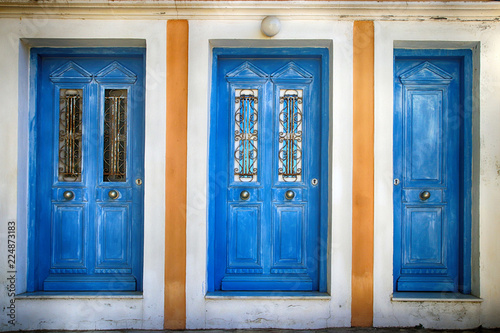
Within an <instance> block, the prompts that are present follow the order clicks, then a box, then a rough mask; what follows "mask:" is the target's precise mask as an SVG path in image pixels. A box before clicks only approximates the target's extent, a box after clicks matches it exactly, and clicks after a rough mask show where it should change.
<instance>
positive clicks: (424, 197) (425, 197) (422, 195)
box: [419, 191, 431, 201]
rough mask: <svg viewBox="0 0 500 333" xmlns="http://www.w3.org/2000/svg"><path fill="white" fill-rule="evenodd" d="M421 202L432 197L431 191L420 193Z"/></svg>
mask: <svg viewBox="0 0 500 333" xmlns="http://www.w3.org/2000/svg"><path fill="white" fill-rule="evenodd" d="M419 197H420V200H422V201H425V200H427V199H429V198H430V197H431V193H430V192H429V191H422V192H420V195H419Z"/></svg>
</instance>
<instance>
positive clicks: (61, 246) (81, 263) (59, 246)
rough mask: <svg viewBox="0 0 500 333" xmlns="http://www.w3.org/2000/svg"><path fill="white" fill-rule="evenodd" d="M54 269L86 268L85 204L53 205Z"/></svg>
mask: <svg viewBox="0 0 500 333" xmlns="http://www.w3.org/2000/svg"><path fill="white" fill-rule="evenodd" d="M52 209H53V212H54V213H53V222H52V233H53V234H52V239H53V242H52V246H53V248H52V254H53V256H52V265H51V267H52V268H53V269H57V268H65V269H75V268H79V269H82V268H85V220H84V217H85V215H87V214H85V206H84V205H62V204H55V205H54V206H53V208H52Z"/></svg>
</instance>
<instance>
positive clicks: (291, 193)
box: [285, 190, 295, 200]
mask: <svg viewBox="0 0 500 333" xmlns="http://www.w3.org/2000/svg"><path fill="white" fill-rule="evenodd" d="M293 198H295V192H294V191H292V190H288V191H286V192H285V199H287V200H292V199H293Z"/></svg>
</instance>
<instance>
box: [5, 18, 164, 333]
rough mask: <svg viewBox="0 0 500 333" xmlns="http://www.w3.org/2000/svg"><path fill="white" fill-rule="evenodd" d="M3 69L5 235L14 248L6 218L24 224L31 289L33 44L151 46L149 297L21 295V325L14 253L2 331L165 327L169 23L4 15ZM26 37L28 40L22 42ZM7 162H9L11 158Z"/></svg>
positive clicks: (20, 246)
mask: <svg viewBox="0 0 500 333" xmlns="http://www.w3.org/2000/svg"><path fill="white" fill-rule="evenodd" d="M0 31H1V32H2V33H1V34H0V50H1V51H0V54H1V59H2V62H1V63H0V73H1V77H2V80H5V81H4V84H5V85H2V87H3V88H2V89H1V90H0V98H1V99H2V100H4V101H5V102H4V103H2V107H1V108H0V118H1V119H2V121H1V122H0V133H1V134H0V135H1V139H0V142H1V143H0V153H1V154H2V161H3V162H4V163H0V174H1V184H2V185H1V188H0V198H1V206H0V216H1V217H2V218H1V221H0V235H1V236H0V237H1V240H2V241H1V243H2V247H3V245H5V248H6V247H7V242H6V239H7V227H8V226H7V222H8V221H15V222H16V228H17V249H16V250H17V253H16V258H17V262H16V270H17V273H16V289H17V290H16V291H17V293H22V292H24V291H26V267H27V256H26V238H27V235H26V234H27V224H26V223H27V222H26V221H27V209H26V208H27V185H28V184H27V170H28V168H27V163H28V150H27V145H28V143H27V141H28V127H29V124H30V120H29V119H28V103H29V85H28V76H29V47H31V46H47V47H60V46H72V47H92V46H101V47H103V46H122V47H123V46H146V47H147V52H146V53H147V55H146V57H147V69H146V72H147V73H146V86H147V89H146V110H147V111H146V133H147V134H146V169H145V170H146V171H145V179H151V180H154V181H151V182H150V183H146V184H145V186H146V191H145V196H146V198H145V223H144V224H145V230H144V231H145V232H144V235H145V242H144V244H145V247H144V293H143V295H142V296H139V297H136V296H111V297H109V296H108V297H105V296H103V295H97V296H96V297H83V298H81V297H80V298H79V297H71V296H70V297H65V296H63V297H61V296H59V297H46V298H22V299H16V300H15V314H16V324H15V326H12V325H10V324H9V323H8V320H10V318H9V317H8V316H7V314H9V313H10V309H8V308H6V307H7V306H8V305H9V304H10V303H9V302H10V300H11V299H12V298H11V297H9V294H8V293H7V292H6V287H7V284H8V281H7V277H8V276H10V274H8V273H7V272H8V271H9V268H8V267H7V252H6V249H5V251H4V250H2V251H1V253H2V257H1V259H0V272H1V273H0V276H1V278H0V281H1V282H0V284H1V288H0V290H1V292H0V304H1V309H2V311H1V312H0V313H1V316H0V329H1V330H21V329H22V330H32V329H120V328H145V329H161V328H162V327H163V282H164V281H163V267H164V266H163V247H164V246H163V244H164V237H163V230H164V229H163V228H164V227H163V221H164V205H163V202H164V181H163V177H158V176H157V175H163V174H164V168H165V162H164V161H165V154H164V153H162V152H164V151H165V144H164V142H165V140H164V138H165V126H164V124H165V117H164V114H165V113H164V110H165V70H166V69H165V64H166V60H165V36H166V27H165V24H164V22H158V21H148V22H146V21H119V20H113V21H97V20H90V21H87V20H51V19H47V18H39V19H33V20H30V19H22V20H20V19H2V20H0ZM21 39H23V41H22V40H21ZM6 161H9V162H8V163H6Z"/></svg>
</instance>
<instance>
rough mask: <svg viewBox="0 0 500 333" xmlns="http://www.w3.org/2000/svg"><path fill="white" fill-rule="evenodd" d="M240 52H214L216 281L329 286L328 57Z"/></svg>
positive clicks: (231, 285)
mask: <svg viewBox="0 0 500 333" xmlns="http://www.w3.org/2000/svg"><path fill="white" fill-rule="evenodd" d="M268 51H269V50H268ZM238 52H239V53H242V52H243V51H237V52H235V53H231V52H229V54H227V55H225V54H224V51H223V50H221V51H220V53H218V51H217V50H216V51H215V54H216V55H217V57H216V60H217V64H216V65H217V66H216V69H215V73H214V75H215V77H216V87H215V89H216V90H217V92H216V113H215V119H214V121H215V130H216V137H215V140H214V141H213V142H214V143H215V147H214V148H213V149H212V153H213V157H212V158H213V160H214V166H215V168H214V170H213V171H212V172H213V173H212V174H213V176H214V177H215V182H214V190H215V200H214V204H215V221H214V222H215V223H214V224H213V226H214V234H215V236H214V248H213V250H214V252H213V255H214V258H213V259H214V266H215V268H214V276H213V279H214V280H213V283H214V286H213V289H214V290H304V291H305V290H307V291H312V290H316V291H318V290H321V291H325V290H324V289H325V284H324V281H323V280H324V276H322V273H321V272H324V269H325V264H326V253H325V252H326V251H325V244H326V239H322V238H325V236H326V233H325V232H324V230H322V228H324V226H325V224H324V223H323V224H322V223H321V221H322V219H323V221H324V218H325V217H326V212H325V206H326V205H325V200H326V196H327V195H326V192H325V191H326V186H327V172H326V170H327V167H326V163H327V151H326V146H327V140H328V127H327V124H328V112H327V107H326V106H325V104H326V103H325V102H324V101H325V99H324V98H325V95H326V93H325V88H326V87H327V82H328V80H327V75H325V72H326V68H324V67H326V66H325V64H324V63H323V60H322V59H324V58H322V56H318V55H313V56H308V55H307V54H305V55H299V56H295V57H293V56H291V55H289V54H286V55H283V54H279V52H278V53H274V54H272V55H271V56H269V55H268V56H265V53H264V55H263V53H262V51H260V52H259V51H255V50H254V51H253V56H251V57H249V56H247V57H244V56H241V55H239V54H238ZM248 52H250V51H248ZM320 54H321V55H323V56H324V57H326V56H325V55H324V53H320ZM322 75H323V77H322ZM322 84H324V85H325V86H322ZM322 121H324V122H325V123H322ZM324 125H326V127H325V126H324ZM320 280H321V281H320Z"/></svg>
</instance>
